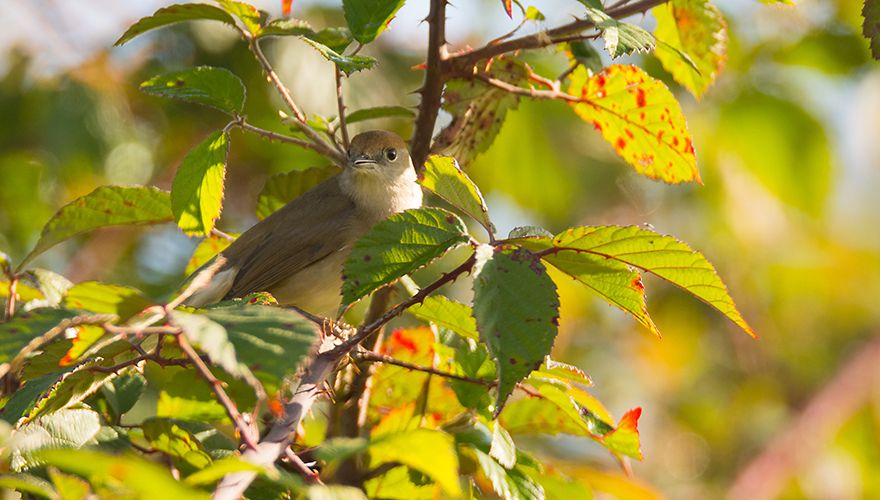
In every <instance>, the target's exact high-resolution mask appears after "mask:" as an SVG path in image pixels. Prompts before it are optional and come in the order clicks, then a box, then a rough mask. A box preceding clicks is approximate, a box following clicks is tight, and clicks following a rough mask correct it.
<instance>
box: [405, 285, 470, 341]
mask: <svg viewBox="0 0 880 500" xmlns="http://www.w3.org/2000/svg"><path fill="white" fill-rule="evenodd" d="M407 312H409V313H410V314H412V315H413V316H415V317H417V318H419V319H420V320H422V321H428V322H431V323H434V324H435V325H437V326H441V327H443V328H448V329H449V330H451V331H453V332H455V333H457V334H459V335H461V336H462V337H465V338H469V339H473V340H477V339H478V338H479V334H478V333H477V323H476V321H475V320H474V317H473V314H472V312H471V308H470V306H468V305H466V304H462V303H461V302H456V301H454V300H452V299H450V298H448V297H445V296H443V295H431V296H429V297H428V298H426V299H425V300H424V301H423V302H422V303H421V304H416V305H415V306H413V307H410V308H409V309H407Z"/></svg>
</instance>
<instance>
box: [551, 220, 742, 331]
mask: <svg viewBox="0 0 880 500" xmlns="http://www.w3.org/2000/svg"><path fill="white" fill-rule="evenodd" d="M553 247H554V248H555V249H556V251H555V253H557V254H560V253H569V252H575V253H583V254H588V255H592V256H595V257H599V258H602V259H607V260H613V261H617V262H621V263H623V264H626V265H629V266H633V267H637V268H639V269H642V270H644V271H646V272H649V273H651V274H654V275H656V276H659V277H660V278H663V279H664V280H666V281H668V282H670V283H672V284H673V285H676V286H678V287H680V288H682V289H683V290H685V291H686V292H688V293H690V294H691V295H693V296H694V297H696V298H698V299H700V300H702V301H703V302H705V303H707V304H709V305H710V306H712V307H713V308H715V309H717V310H718V311H720V312H721V313H722V314H724V315H725V316H727V317H728V318H729V319H730V320H731V321H733V322H734V323H736V325H737V326H739V327H740V328H742V329H743V330H744V331H745V332H746V333H748V334H749V335H751V336H752V337H755V332H754V331H753V330H752V328H751V327H750V326H749V325H748V323H746V321H745V319H743V317H742V315H741V314H740V312H739V311H738V310H737V308H736V304H734V302H733V299H732V298H731V297H730V295H729V294H728V292H727V287H726V286H725V285H724V283H723V282H722V281H721V278H720V277H718V273H717V272H716V271H715V266H713V265H712V264H711V263H710V262H709V261H708V260H706V257H704V256H703V254H701V253H700V252H697V251H696V250H694V249H692V248H691V247H689V246H688V245H687V244H685V243H682V242H681V241H678V240H677V239H675V238H673V237H672V236H666V235H663V234H659V233H655V232H654V231H650V230H648V229H644V228H641V227H638V226H585V227H576V228H572V229H569V230H567V231H563V232H562V233H559V234H558V235H556V237H555V238H553ZM548 255H549V254H548Z"/></svg>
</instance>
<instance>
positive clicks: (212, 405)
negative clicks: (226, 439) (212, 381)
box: [144, 363, 241, 422]
mask: <svg viewBox="0 0 880 500" xmlns="http://www.w3.org/2000/svg"><path fill="white" fill-rule="evenodd" d="M144 374H145V375H146V377H147V380H148V381H149V384H150V385H151V386H155V387H161V389H160V391H159V398H158V401H157V402H156V415H157V416H159V417H172V418H179V419H186V420H200V421H205V422H221V421H223V422H225V421H227V415H226V411H225V410H224V409H223V406H221V405H220V403H218V402H217V399H216V398H215V397H214V394H213V393H212V392H211V389H210V388H209V387H208V385H207V384H205V383H204V380H203V379H200V378H199V376H198V374H196V373H195V370H192V369H183V368H175V367H171V368H165V369H164V370H161V371H160V370H158V369H155V368H154V365H152V364H150V363H148V364H147V365H146V367H145V370H144ZM159 375H161V376H162V378H161V379H159V378H158V376H159ZM239 404H241V403H240V402H239Z"/></svg>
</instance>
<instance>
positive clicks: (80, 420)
mask: <svg viewBox="0 0 880 500" xmlns="http://www.w3.org/2000/svg"><path fill="white" fill-rule="evenodd" d="M100 430H101V417H100V416H99V415H98V414H97V413H95V412H93V411H92V410H85V409H76V410H62V411H57V412H55V413H51V414H49V415H45V416H43V417H41V418H38V419H37V420H35V421H33V422H31V423H29V424H27V425H25V426H24V427H22V428H21V429H19V430H18V431H16V433H15V434H13V437H12V440H11V442H10V443H9V445H10V446H9V449H10V450H11V452H12V455H11V457H10V460H9V463H10V466H11V468H12V469H13V470H15V471H21V470H26V469H29V468H31V467H35V466H38V465H42V464H43V463H45V462H44V461H43V460H42V459H41V457H39V456H37V455H38V453H39V452H40V451H41V450H46V449H51V448H79V447H81V446H83V445H85V444H86V443H88V442H89V441H91V440H92V439H93V438H94V437H95V435H96V434H98V431H100ZM72 451H73V450H63V451H61V453H71V452H72Z"/></svg>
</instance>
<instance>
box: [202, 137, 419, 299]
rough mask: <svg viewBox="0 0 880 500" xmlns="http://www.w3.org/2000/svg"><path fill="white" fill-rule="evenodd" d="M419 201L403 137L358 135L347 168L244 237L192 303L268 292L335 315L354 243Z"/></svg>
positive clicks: (415, 205) (350, 152)
mask: <svg viewBox="0 0 880 500" xmlns="http://www.w3.org/2000/svg"><path fill="white" fill-rule="evenodd" d="M421 205H422V190H421V187H420V186H419V185H418V183H417V182H416V172H415V169H414V168H413V164H412V160H411V159H410V157H409V152H408V151H407V149H406V143H405V142H404V141H403V139H401V138H400V137H399V136H398V135H396V134H393V133H391V132H385V131H381V130H374V131H370V132H364V133H362V134H359V135H357V136H356V137H355V138H354V139H352V141H351V145H350V147H349V152H348V164H347V165H346V167H345V168H344V170H343V171H342V172H341V173H339V174H337V175H335V176H333V177H331V178H330V179H327V180H326V181H324V182H322V183H321V184H319V185H317V186H315V187H314V188H312V189H310V190H309V191H307V192H306V193H304V194H303V195H301V196H299V197H298V198H296V199H295V200H293V201H291V202H290V203H288V204H287V205H285V206H284V207H282V208H281V209H280V210H278V211H277V212H275V213H273V214H272V215H270V216H269V217H266V218H265V219H263V220H262V221H260V222H258V223H257V224H256V225H254V226H253V227H251V228H250V229H248V230H247V231H245V233H244V234H242V235H241V236H239V237H238V239H236V240H235V241H234V242H233V243H232V244H231V245H229V247H228V248H227V249H226V250H224V251H223V252H222V254H221V255H222V256H223V257H224V258H226V263H225V264H224V265H223V267H221V268H220V270H219V271H218V272H217V273H216V274H215V275H214V277H213V278H212V280H211V282H210V283H209V284H208V285H207V286H206V287H204V288H202V289H200V290H198V291H197V292H196V293H194V294H193V295H192V296H191V297H190V298H189V299H188V300H187V301H186V304H187V305H190V306H193V307H201V306H205V305H208V304H211V303H214V302H217V301H220V300H223V299H230V298H235V297H243V296H245V295H247V294H249V293H253V292H263V291H265V292H269V293H271V294H272V295H273V296H274V297H275V298H276V299H277V300H278V302H279V303H280V304H284V305H295V306H297V307H300V308H302V309H304V310H306V311H309V312H311V313H315V314H323V315H332V314H335V312H336V309H337V308H338V307H339V303H340V290H341V287H342V266H343V264H344V263H345V259H346V258H347V257H348V254H349V252H350V251H351V248H352V245H353V244H354V242H355V241H356V240H357V239H358V238H360V237H361V236H362V235H364V234H365V233H366V232H367V231H368V230H369V229H370V228H371V227H372V226H373V225H374V224H376V223H377V222H379V221H381V220H383V219H385V218H387V217H388V216H390V215H392V214H395V213H397V212H402V211H404V210H407V209H410V208H418V207H420V206H421Z"/></svg>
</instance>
